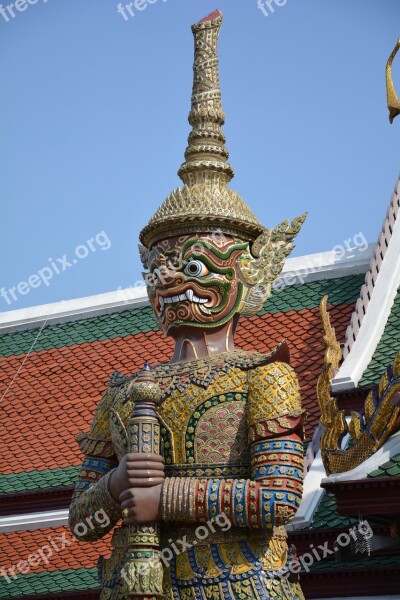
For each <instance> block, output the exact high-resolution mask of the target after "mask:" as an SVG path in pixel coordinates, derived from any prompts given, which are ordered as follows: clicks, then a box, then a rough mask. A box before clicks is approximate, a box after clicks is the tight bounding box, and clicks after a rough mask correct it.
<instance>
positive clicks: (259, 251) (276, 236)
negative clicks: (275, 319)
mask: <svg viewBox="0 0 400 600" xmlns="http://www.w3.org/2000/svg"><path fill="white" fill-rule="evenodd" d="M306 216H307V213H304V214H302V215H301V216H300V217H297V218H296V219H294V220H293V221H292V222H291V223H289V222H288V221H283V222H282V223H280V225H277V226H276V227H274V229H265V231H264V232H263V233H262V234H261V235H259V236H258V238H257V239H256V240H255V241H254V242H253V244H252V246H251V248H250V247H249V250H248V251H247V252H244V253H243V254H242V255H241V256H240V257H239V258H238V267H239V275H240V277H241V279H242V280H243V282H244V286H245V288H246V291H245V293H244V295H243V298H242V302H241V305H240V307H239V309H238V312H239V313H240V314H242V315H245V316H249V315H254V314H255V313H257V312H258V311H259V310H260V309H261V308H262V306H263V304H264V302H265V301H266V300H267V299H268V298H269V296H270V294H271V289H272V284H273V282H274V281H275V280H276V279H277V277H278V276H279V275H280V273H281V271H282V269H283V265H284V263H285V259H286V257H287V256H288V255H289V254H290V253H291V251H292V250H293V248H294V245H293V243H292V242H293V240H294V238H295V237H296V235H297V234H298V233H299V231H300V229H301V226H302V225H303V223H304V221H305V218H306Z"/></svg>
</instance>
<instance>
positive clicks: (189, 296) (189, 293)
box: [158, 288, 210, 314]
mask: <svg viewBox="0 0 400 600" xmlns="http://www.w3.org/2000/svg"><path fill="white" fill-rule="evenodd" d="M209 301H210V298H204V297H199V296H196V294H195V293H194V291H193V290H192V289H191V288H189V289H187V290H186V291H185V292H183V293H182V294H177V295H175V296H162V295H161V294H160V293H159V294H158V302H159V307H160V313H161V314H162V313H163V312H164V310H165V305H166V304H175V303H177V302H192V303H193V304H199V306H200V309H201V311H202V312H204V313H206V314H209V313H210V310H209V309H208V308H206V307H205V306H204V305H205V304H206V303H207V302H209Z"/></svg>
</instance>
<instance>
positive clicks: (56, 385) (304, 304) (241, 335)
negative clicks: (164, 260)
mask: <svg viewBox="0 0 400 600" xmlns="http://www.w3.org/2000/svg"><path fill="white" fill-rule="evenodd" d="M337 274H338V275H340V269H338V271H337ZM320 275H321V273H320ZM362 281H363V274H358V275H357V274H356V275H348V276H345V277H337V278H333V279H327V280H324V279H321V280H319V281H310V282H306V283H303V284H295V285H288V286H286V287H284V288H283V289H280V290H276V291H274V292H273V294H272V297H271V298H270V299H269V300H268V302H267V303H266V305H265V307H264V308H263V309H262V310H261V311H260V313H259V314H258V315H256V316H253V317H249V318H244V319H242V320H241V321H240V323H239V326H238V329H237V346H238V347H239V348H242V349H244V350H258V351H261V352H267V351H269V350H270V349H271V348H273V347H274V346H275V345H276V344H278V343H279V342H280V341H281V340H282V339H286V341H287V342H288V344H289V347H290V350H291V356H292V364H293V366H294V367H295V369H296V370H297V372H298V375H299V379H300V382H301V388H302V394H303V404H304V407H305V408H306V411H307V421H306V430H307V436H308V437H309V438H310V437H311V436H312V433H313V430H314V428H315V426H316V425H317V422H318V419H319V409H318V406H317V403H316V401H315V385H316V379H317V376H318V374H319V372H320V370H321V368H322V360H323V339H322V330H321V325H320V318H319V311H318V305H319V302H320V300H321V297H322V296H323V295H324V294H328V295H329V302H330V307H331V314H332V320H333V323H334V325H335V326H336V330H337V334H338V336H339V338H341V339H343V336H344V331H345V328H346V326H347V324H348V322H349V319H350V315H351V312H352V310H353V308H354V302H355V300H356V298H357V296H358V293H359V289H360V286H361V284H362ZM71 319H72V317H71ZM22 327H23V326H22V325H19V326H18V327H17V328H16V330H15V331H8V332H7V333H5V334H3V335H2V336H0V353H1V357H0V361H1V367H2V369H1V371H2V381H1V392H2V393H3V394H4V393H5V398H4V400H3V404H4V401H5V403H6V406H7V410H6V411H4V415H3V425H4V436H3V440H2V444H3V447H4V452H3V461H2V466H1V479H0V481H1V487H0V489H1V490H2V492H3V493H11V492H18V491H23V490H27V489H39V488H49V487H59V486H66V485H70V484H71V483H72V482H73V481H74V479H75V476H76V469H75V467H77V466H78V465H79V464H80V462H81V454H80V451H79V448H78V445H77V443H76V441H75V439H74V437H75V435H77V434H78V433H80V432H82V431H86V430H88V428H89V426H90V423H91V420H92V416H93V412H94V410H95V407H96V405H97V403H98V401H99V399H100V397H101V394H102V393H103V392H104V391H105V389H106V387H107V384H108V380H109V377H110V375H111V374H112V372H113V371H114V370H118V371H120V372H122V373H125V374H130V373H132V372H135V371H136V370H138V369H139V368H141V367H142V366H143V363H144V362H145V361H146V360H149V361H150V363H152V364H154V363H156V362H159V361H165V360H168V358H169V356H170V355H171V352H172V344H171V341H170V340H169V338H166V337H165V336H164V334H162V333H161V332H159V331H157V330H156V325H155V322H154V320H153V317H152V313H151V309H150V307H149V306H139V307H138V308H135V307H134V308H128V309H127V310H123V311H120V312H116V313H107V314H104V315H98V316H95V317H91V318H88V319H84V320H68V321H67V322H64V323H57V324H54V325H48V326H46V327H44V328H43V329H42V331H41V332H40V335H38V334H39V331H40V328H34V329H21V328H22ZM9 328H10V324H9V323H8V325H7V329H9ZM18 369H20V371H19V374H18V376H17V377H16V378H15V379H14V380H13V378H14V377H15V375H16V373H17V372H18ZM27 473H29V476H27Z"/></svg>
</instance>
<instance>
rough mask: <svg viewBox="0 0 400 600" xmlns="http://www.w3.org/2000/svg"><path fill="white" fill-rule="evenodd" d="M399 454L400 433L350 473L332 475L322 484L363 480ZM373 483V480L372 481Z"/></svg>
mask: <svg viewBox="0 0 400 600" xmlns="http://www.w3.org/2000/svg"><path fill="white" fill-rule="evenodd" d="M399 452H400V431H398V432H397V433H395V434H394V435H392V436H391V437H390V438H389V439H388V440H387V441H386V442H385V443H384V444H383V446H382V448H380V449H379V450H377V452H375V454H373V455H372V456H371V457H370V458H368V459H367V460H365V461H364V462H363V463H361V465H358V467H356V468H355V469H352V470H351V471H345V472H344V473H334V474H333V475H329V477H325V478H324V479H322V481H323V483H328V482H329V483H331V482H339V481H354V480H356V479H365V478H366V477H367V476H368V474H369V473H372V471H374V470H375V469H377V468H378V467H380V466H381V465H383V464H384V463H386V462H388V461H389V460H390V459H391V458H392V456H395V455H396V454H399ZM372 481H373V480H372Z"/></svg>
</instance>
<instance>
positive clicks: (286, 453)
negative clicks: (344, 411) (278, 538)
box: [161, 363, 303, 529]
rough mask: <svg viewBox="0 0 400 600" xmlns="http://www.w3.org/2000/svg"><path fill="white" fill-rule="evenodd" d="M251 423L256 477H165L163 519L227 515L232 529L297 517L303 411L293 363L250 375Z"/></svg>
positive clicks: (280, 522)
mask: <svg viewBox="0 0 400 600" xmlns="http://www.w3.org/2000/svg"><path fill="white" fill-rule="evenodd" d="M247 424H248V431H249V444H250V448H251V472H252V479H248V480H245V479H242V480H240V479H232V480H215V479H214V480H207V479H192V478H167V479H166V480H165V483H164V486H163V491H162V498H161V506H162V518H163V520H166V521H182V522H185V521H198V522H207V521H208V520H210V519H212V518H215V517H216V516H217V515H218V514H220V513H222V512H223V513H225V515H226V516H227V517H228V518H229V519H230V521H231V523H232V525H236V526H243V527H251V528H265V529H269V528H272V527H273V526H274V525H283V524H285V523H286V522H287V521H289V520H290V519H291V518H292V517H293V516H294V515H295V513H296V511H297V508H298V506H299V504H300V500H301V494H302V480H303V444H302V410H301V404H300V391H299V385H298V381H297V377H296V374H295V373H294V371H293V369H292V368H291V367H290V366H289V365H287V364H286V363H272V364H269V365H265V366H263V367H258V368H257V369H254V370H253V371H252V372H251V373H250V375H249V397H248V406H247Z"/></svg>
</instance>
